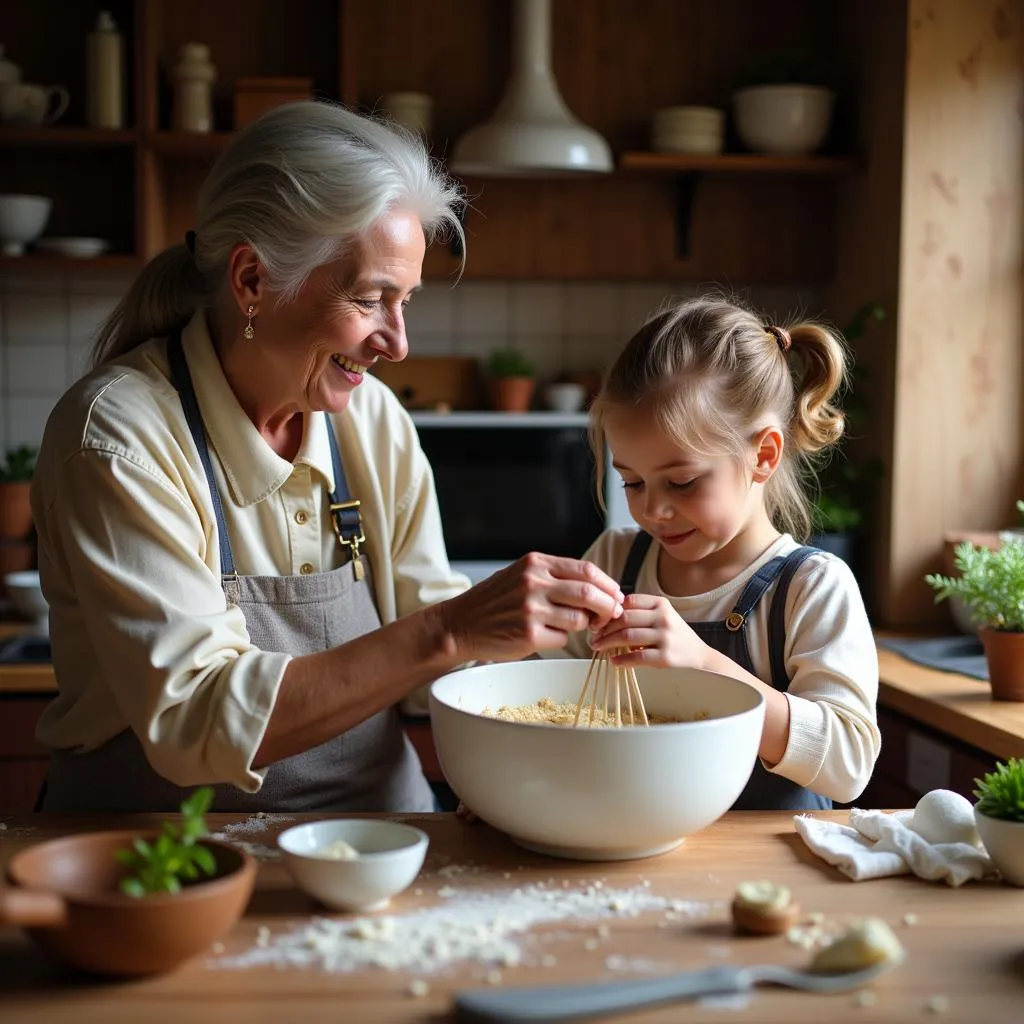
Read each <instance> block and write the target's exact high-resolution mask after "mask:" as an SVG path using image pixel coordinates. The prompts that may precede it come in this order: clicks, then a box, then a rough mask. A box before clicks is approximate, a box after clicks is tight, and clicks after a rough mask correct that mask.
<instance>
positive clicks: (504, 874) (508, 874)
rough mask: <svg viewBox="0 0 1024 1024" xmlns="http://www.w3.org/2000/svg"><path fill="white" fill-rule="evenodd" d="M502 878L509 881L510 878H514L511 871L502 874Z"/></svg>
mask: <svg viewBox="0 0 1024 1024" xmlns="http://www.w3.org/2000/svg"><path fill="white" fill-rule="evenodd" d="M501 877H502V878H505V879H509V878H511V877H512V872H511V871H504V872H502V875H501Z"/></svg>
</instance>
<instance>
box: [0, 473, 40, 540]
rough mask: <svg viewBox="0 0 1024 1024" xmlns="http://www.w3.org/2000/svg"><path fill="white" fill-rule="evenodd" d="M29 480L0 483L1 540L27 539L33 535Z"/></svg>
mask: <svg viewBox="0 0 1024 1024" xmlns="http://www.w3.org/2000/svg"><path fill="white" fill-rule="evenodd" d="M29 486H30V485H29V484H28V483H27V482H24V483H22V482H18V483H0V540H14V541H26V540H29V539H30V538H31V536H32V509H31V507H30V506H29V502H28V494H29Z"/></svg>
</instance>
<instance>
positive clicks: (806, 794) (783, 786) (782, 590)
mask: <svg viewBox="0 0 1024 1024" xmlns="http://www.w3.org/2000/svg"><path fill="white" fill-rule="evenodd" d="M652 540H653V538H652V537H651V535H650V534H649V533H645V532H644V531H642V530H641V531H640V532H639V533H638V534H637V537H636V540H635V541H633V546H632V547H631V548H630V549H629V554H628V555H627V556H626V564H625V566H624V567H623V570H622V579H621V580H620V581H619V588H620V589H621V590H622V592H623V594H632V593H633V592H634V591H635V590H636V581H637V578H638V577H639V575H640V566H641V565H642V564H643V561H644V558H645V556H646V555H647V552H648V550H649V549H650V546H651V542H652ZM816 550H817V549H816V548H810V547H799V548H797V549H796V550H795V551H793V552H791V553H790V554H789V555H787V556H786V557H782V556H781V555H780V556H778V557H777V558H773V559H772V560H771V561H770V562H766V563H765V564H764V565H762V566H761V568H760V569H758V570H757V572H756V573H754V575H753V576H752V577H751V578H750V581H749V582H748V583H747V585H746V586H745V587H744V588H743V592H742V593H741V594H740V597H739V600H738V601H737V602H736V605H735V607H734V608H733V610H732V611H731V612H729V614H728V615H727V616H726V617H725V621H724V622H687V625H688V626H689V627H690V629H692V630H693V631H694V633H696V634H697V636H699V637H700V638H701V640H703V641H704V642H705V643H706V644H707V645H708V646H709V647H713V648H714V649H715V650H716V651H720V652H721V653H722V654H724V655H725V656H726V657H727V658H731V659H732V660H733V661H735V662H736V664H737V665H739V666H741V667H742V668H745V669H746V670H747V671H748V672H749V673H750V674H751V675H754V676H756V675H757V673H756V672H755V671H754V664H753V662H752V661H751V658H750V649H749V647H748V646H747V620H748V618H749V617H750V613H751V612H752V611H753V610H754V609H755V608H756V607H757V604H758V602H759V601H760V600H761V598H762V597H764V595H765V593H766V592H767V591H768V588H769V587H770V586H771V585H772V584H773V583H774V582H775V581H776V580H778V586H777V587H776V588H775V593H774V594H773V595H772V603H771V607H770V608H769V611H768V653H769V659H770V662H771V672H772V678H771V683H772V686H774V687H775V689H776V690H781V691H783V692H785V690H786V689H787V688H788V686H789V675H788V673H787V672H786V657H785V650H786V595H787V594H788V593H789V584H790V583H791V581H792V579H793V574H794V573H795V572H796V571H797V569H798V568H799V567H800V566H801V565H802V564H803V562H804V560H805V559H807V558H808V557H809V556H811V555H813V554H814V553H815V552H816ZM831 806H832V801H831V800H829V799H828V798H827V797H823V796H820V795H819V794H818V793H813V792H811V790H809V789H807V788H806V787H804V786H798V785H797V784H796V783H795V782H791V781H790V780H789V779H787V778H784V777H783V776H781V775H776V774H775V773H774V772H770V771H768V770H767V769H766V768H765V767H764V765H762V764H761V761H760V759H758V760H757V761H755V762H754V770H753V771H752V772H751V774H750V780H749V781H748V782H747V785H746V787H745V788H744V790H743V792H742V793H741V794H740V795H739V797H738V799H737V800H736V802H735V803H734V804H733V805H732V808H731V809H732V810H734V811H817V810H828V809H829V808H831Z"/></svg>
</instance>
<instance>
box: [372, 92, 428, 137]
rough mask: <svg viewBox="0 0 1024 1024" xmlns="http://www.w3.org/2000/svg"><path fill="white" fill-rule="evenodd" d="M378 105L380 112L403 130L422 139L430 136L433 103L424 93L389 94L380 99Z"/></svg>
mask: <svg viewBox="0 0 1024 1024" xmlns="http://www.w3.org/2000/svg"><path fill="white" fill-rule="evenodd" d="M380 105H381V112H382V113H384V114H385V115H387V116H388V117H389V118H391V120H392V121H394V122H396V123H397V124H400V125H402V127H403V128H408V129H409V130H410V131H414V132H419V133H420V134H421V135H423V136H424V137H426V136H428V135H429V134H430V129H431V127H432V124H433V113H434V101H433V99H431V97H430V96H428V95H427V94H426V93H425V92H389V93H387V95H385V96H383V97H381V101H380Z"/></svg>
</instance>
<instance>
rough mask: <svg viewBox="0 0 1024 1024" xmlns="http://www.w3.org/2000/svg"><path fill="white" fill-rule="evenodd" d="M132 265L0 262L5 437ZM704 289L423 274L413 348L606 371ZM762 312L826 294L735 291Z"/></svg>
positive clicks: (42, 410)
mask: <svg viewBox="0 0 1024 1024" xmlns="http://www.w3.org/2000/svg"><path fill="white" fill-rule="evenodd" d="M130 283H131V276H130V275H126V274H121V273H118V274H109V273H98V272H96V271H95V270H93V271H89V270H88V269H85V268H83V269H82V270H80V271H79V270H76V271H74V272H70V271H55V272H53V273H39V272H33V273H17V272H14V271H6V272H3V273H0V325H2V330H0V446H3V447H9V446H12V445H16V444H38V442H39V440H40V439H41V437H42V430H43V425H44V424H45V422H46V418H47V416H48V415H49V413H50V410H51V409H52V407H53V404H54V401H55V400H56V397H57V396H58V395H59V394H60V393H61V392H62V391H63V390H64V389H65V388H66V387H68V386H69V385H70V384H71V383H73V382H74V381H75V380H76V379H77V378H78V377H79V376H80V375H81V374H82V373H83V372H85V370H86V367H87V361H88V356H89V350H90V348H91V346H92V342H93V339H94V337H95V333H96V330H97V328H98V327H99V325H100V323H101V322H102V321H103V320H104V319H105V318H106V317H107V316H108V315H109V314H110V312H111V311H112V310H113V308H114V306H115V305H116V303H117V301H118V300H119V299H120V298H121V296H122V295H123V294H124V293H125V292H126V291H127V289H128V286H129V285H130ZM701 290H703V289H702V288H701V287H699V286H697V285H693V284H689V283H680V282H673V283H659V282H645V283H641V284H635V283H630V284H622V283H618V282H586V283H580V282H566V283H559V282H546V281H545V282H540V281H537V282H523V281H462V282H461V283H459V284H458V285H456V286H455V287H452V285H451V282H450V281H447V280H444V281H440V280H439V281H427V282H426V283H425V286H424V288H423V291H422V292H421V293H419V294H418V295H416V296H415V297H414V298H413V300H412V302H411V303H410V305H409V308H408V311H407V316H406V328H407V331H408V335H409V346H410V352H411V353H412V354H413V355H448V354H454V355H468V356H476V357H478V358H481V359H485V358H486V357H487V355H488V354H489V353H490V352H491V351H492V350H493V349H495V348H498V347H499V346H505V345H509V344H515V345H518V346H520V347H521V348H522V349H523V350H524V351H525V352H526V353H527V354H528V355H529V356H530V358H531V359H532V360H533V361H534V362H535V363H536V364H537V368H538V371H539V373H540V374H541V377H542V378H543V379H542V380H541V381H540V388H539V390H541V393H542V389H543V386H544V384H545V383H546V381H547V380H548V379H550V378H553V377H557V376H559V375H560V374H563V373H572V372H580V371H584V370H588V371H593V370H597V371H604V370H606V369H607V368H608V367H609V366H610V365H611V363H612V362H613V361H614V359H615V357H616V356H617V355H618V353H619V352H620V350H621V349H622V346H623V345H624V344H625V343H626V341H627V340H628V339H629V337H630V335H631V334H633V332H634V331H635V330H636V329H637V328H638V327H640V326H641V324H642V323H643V322H644V320H645V319H646V318H647V317H648V316H649V315H650V314H652V313H654V312H656V311H657V309H658V308H659V307H660V306H661V305H662V304H664V303H665V302H666V300H668V299H670V298H672V297H676V298H681V297H684V296H687V295H692V294H695V293H697V292H699V291H701ZM740 294H741V296H742V297H744V298H748V299H749V300H750V301H752V302H753V303H754V304H755V305H756V306H757V307H758V308H759V309H761V310H762V311H763V312H764V313H765V315H766V316H769V317H771V318H774V319H784V318H785V317H786V315H787V314H790V313H791V312H792V311H794V310H799V311H801V312H804V313H807V314H808V315H811V316H821V315H822V312H823V305H822V303H821V296H820V294H819V293H817V292H815V291H813V290H801V289H798V288H772V289H750V290H748V291H746V292H740Z"/></svg>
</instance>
